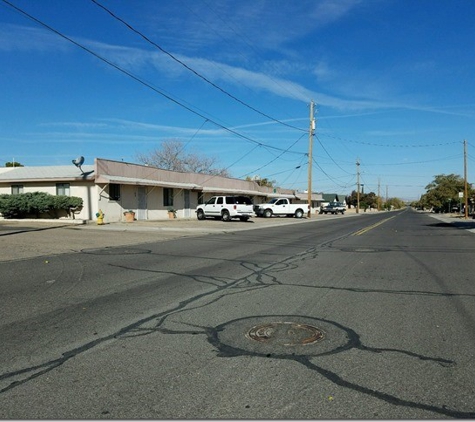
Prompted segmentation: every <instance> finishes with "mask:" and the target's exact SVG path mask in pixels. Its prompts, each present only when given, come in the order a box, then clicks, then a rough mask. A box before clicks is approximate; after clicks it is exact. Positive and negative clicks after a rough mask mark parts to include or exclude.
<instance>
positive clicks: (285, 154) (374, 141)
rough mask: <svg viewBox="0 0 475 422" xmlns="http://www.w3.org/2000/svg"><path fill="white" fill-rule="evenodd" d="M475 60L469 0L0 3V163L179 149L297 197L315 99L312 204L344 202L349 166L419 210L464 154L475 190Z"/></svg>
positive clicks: (369, 186) (368, 183) (352, 179)
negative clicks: (322, 199)
mask: <svg viewBox="0 0 475 422" xmlns="http://www.w3.org/2000/svg"><path fill="white" fill-rule="evenodd" d="M9 3H10V4H11V5H14V6H15V7H17V8H18V9H20V10H21V11H23V12H26V13H27V14H28V15H30V16H31V17H32V18H34V19H36V20H32V19H31V18H29V17H27V16H25V14H24V13H22V12H21V11H19V10H16V9H15V8H13V7H12V6H11V5H10V4H9ZM100 5H102V6H104V7H105V8H107V9H108V10H109V11H110V12H113V13H114V14H115V15H116V17H118V18H120V19H122V20H123V21H124V22H125V23H127V24H128V25H129V27H127V26H126V25H125V24H124V22H121V21H119V20H118V19H117V18H115V17H114V16H112V15H111V14H110V13H108V12H107V11H106V10H104V9H103V8H101V7H100ZM38 21H39V22H38ZM43 24H44V25H47V26H49V27H50V28H51V29H53V31H52V30H51V29H48V28H47V27H45V26H44V25H43ZM130 27H132V28H133V29H134V30H135V31H138V32H139V34H138V33H137V32H134V31H133V30H132V29H131V28H130ZM145 38H146V39H145ZM68 39H69V40H68ZM71 41H73V42H71ZM474 53H475V1H472V0H435V1H434V0H417V1H414V0H334V1H330V0H299V1H298V2H297V1H290V0H289V1H282V0H268V1H266V0H264V1H260V0H240V1H229V0H222V1H212V0H194V1H192V0H173V1H165V0H135V1H132V0H114V1H112V0H97V3H96V2H94V1H91V0H42V1H37V0H8V1H6V0H0V62H1V66H0V92H1V94H0V112H1V113H0V146H1V149H0V163H1V165H4V163H5V162H7V161H12V160H13V159H14V160H15V161H19V162H20V163H22V164H24V165H27V166H33V165H67V164H70V163H71V160H72V159H73V158H76V157H77V156H79V155H82V156H84V157H85V159H86V160H85V163H86V164H93V160H94V157H100V158H106V159H112V160H118V161H121V160H123V161H126V162H137V156H138V154H144V153H147V152H148V151H151V150H152V149H154V148H157V147H159V146H160V143H161V142H162V141H165V140H169V139H178V140H180V141H182V142H183V143H184V144H185V145H186V150H187V152H195V153H200V154H204V155H208V156H213V157H216V158H217V160H218V163H219V165H220V166H221V167H226V168H227V169H228V171H229V172H230V173H231V174H232V176H233V177H237V178H244V177H246V176H254V175H259V176H260V177H265V178H269V179H271V180H275V181H276V182H277V185H279V186H282V187H285V188H290V189H298V190H305V189H306V188H307V186H308V156H307V153H308V146H309V136H308V128H309V118H310V116H309V113H310V111H309V110H310V108H309V104H310V102H311V101H312V100H313V101H314V102H315V104H316V106H315V111H316V113H315V118H316V131H315V137H314V144H313V164H312V190H313V191H316V192H326V193H328V192H340V193H347V194H349V193H351V191H352V190H354V189H356V183H357V165H356V162H357V161H359V163H360V165H359V172H360V183H361V184H364V191H365V192H370V191H373V192H375V193H378V192H379V193H380V194H381V196H383V197H385V196H386V195H388V196H389V197H398V198H402V199H408V200H412V199H418V198H419V197H420V195H421V194H422V193H424V192H425V189H424V188H425V186H426V185H427V184H429V183H430V182H431V181H432V180H433V179H434V176H435V175H437V174H450V173H455V174H459V175H461V176H463V173H464V150H463V141H464V139H466V140H467V143H468V147H467V150H468V179H469V182H475V175H474V176H472V174H475V173H472V171H471V167H473V165H474V163H475V152H474V145H475V141H474V139H473V131H474V130H475V124H474V123H475V120H474V118H475V109H474V106H475V99H474V97H473V95H474V93H475V54H474ZM71 165H72V164H71Z"/></svg>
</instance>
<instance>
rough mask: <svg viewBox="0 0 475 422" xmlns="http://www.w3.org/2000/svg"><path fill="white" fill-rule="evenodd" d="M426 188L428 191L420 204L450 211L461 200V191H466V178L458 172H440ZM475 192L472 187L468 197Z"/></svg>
mask: <svg viewBox="0 0 475 422" xmlns="http://www.w3.org/2000/svg"><path fill="white" fill-rule="evenodd" d="M425 189H426V193H425V194H424V195H422V196H421V199H420V201H419V202H420V206H421V207H424V208H432V209H435V210H437V211H442V212H448V211H449V210H450V208H451V206H453V205H455V204H458V203H459V202H460V198H459V192H464V189H465V180H464V179H463V178H462V177H461V176H459V175H456V174H448V175H446V174H439V175H437V176H435V178H434V180H433V181H432V182H431V183H429V184H428V185H427V186H426V188H425ZM474 193H475V192H474V190H473V189H472V188H471V187H470V188H469V192H468V197H469V198H472V197H473V196H474Z"/></svg>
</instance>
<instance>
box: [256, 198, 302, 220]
mask: <svg viewBox="0 0 475 422" xmlns="http://www.w3.org/2000/svg"><path fill="white" fill-rule="evenodd" d="M254 212H255V213H256V215H257V216H258V217H272V216H273V215H285V216H287V217H292V216H295V217H296V218H302V217H303V215H304V214H305V213H306V212H308V204H292V203H291V202H290V201H289V200H288V199H287V198H274V199H272V200H270V201H269V202H267V203H265V204H256V205H254Z"/></svg>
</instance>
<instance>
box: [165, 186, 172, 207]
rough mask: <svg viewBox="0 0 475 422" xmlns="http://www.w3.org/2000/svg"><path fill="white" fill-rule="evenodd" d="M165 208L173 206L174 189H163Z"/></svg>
mask: <svg viewBox="0 0 475 422" xmlns="http://www.w3.org/2000/svg"><path fill="white" fill-rule="evenodd" d="M163 206H164V207H172V206H173V189H172V188H163Z"/></svg>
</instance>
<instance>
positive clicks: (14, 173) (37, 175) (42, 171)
mask: <svg viewBox="0 0 475 422" xmlns="http://www.w3.org/2000/svg"><path fill="white" fill-rule="evenodd" d="M81 168H82V173H81V170H80V169H79V168H77V167H75V166H74V165H72V164H71V165H70V166H41V167H5V168H2V169H0V170H1V171H0V175H1V176H0V181H1V182H26V181H28V182H36V181H44V180H61V181H73V180H90V181H93V180H94V177H95V176H94V166H93V165H85V166H82V167H81Z"/></svg>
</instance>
